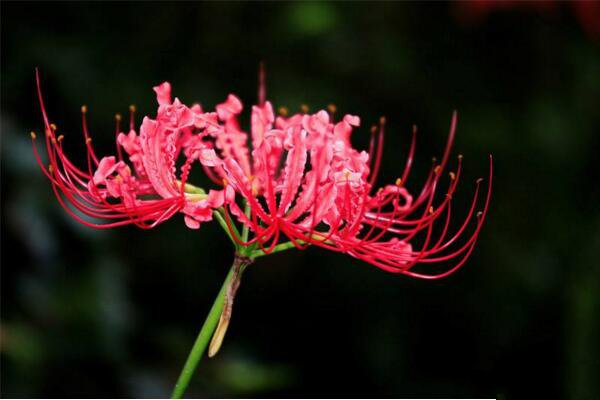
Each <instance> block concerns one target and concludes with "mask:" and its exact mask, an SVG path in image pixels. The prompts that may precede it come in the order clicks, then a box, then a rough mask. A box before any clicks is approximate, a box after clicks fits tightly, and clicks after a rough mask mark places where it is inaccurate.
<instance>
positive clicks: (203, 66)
mask: <svg viewBox="0 0 600 400" xmlns="http://www.w3.org/2000/svg"><path fill="white" fill-rule="evenodd" d="M460 10H461V8H460V7H458V6H456V4H454V3H427V4H425V3H338V2H335V3H322V2H291V3H284V4H277V3H234V2H227V3H216V2H215V3H137V2H135V3H9V2H2V27H1V29H2V38H1V52H2V57H1V67H2V79H1V95H2V105H1V123H2V199H1V201H2V270H1V273H2V282H1V285H2V287H1V288H2V304H1V312H2V315H1V317H2V325H1V330H0V335H1V343H0V352H1V355H0V356H1V363H2V365H1V394H2V396H3V397H7V396H15V397H39V396H43V397H56V396H67V397H70V396H77V397H87V396H92V397H110V396H120V397H127V396H135V397H156V396H166V395H168V393H169V391H170V388H171V385H172V384H173V383H174V381H175V379H176V377H177V374H178V372H179V368H180V367H181V365H182V364H183V361H184V360H185V357H186V355H187V352H188V350H189V348H190V347H191V344H192V343H193V340H194V337H195V335H196V333H197V330H198V329H199V328H200V325H201V323H202V321H203V319H204V317H205V314H206V313H207V311H208V309H209V307H210V304H211V302H212V299H213V296H215V295H216V293H217V291H218V287H219V285H220V282H221V280H222V279H223V277H224V276H225V274H226V270H227V267H228V265H229V264H230V262H231V257H232V249H231V247H230V245H229V243H228V242H227V239H226V238H225V236H224V235H223V234H222V232H220V231H219V228H218V227H216V226H214V225H211V224H206V225H205V226H203V227H202V229H201V230H200V231H199V232H195V231H190V230H188V229H187V228H186V227H185V225H184V224H183V220H182V218H174V219H173V220H172V221H170V222H168V223H166V224H164V225H162V226H160V227H159V228H157V229H156V230H152V231H149V232H145V231H139V230H136V229H135V228H123V229H116V230H111V231H102V232H100V231H92V230H90V229H87V228H84V227H82V226H79V225H78V224H77V223H75V222H74V221H72V220H71V219H69V218H68V217H67V216H66V215H65V213H64V212H63V211H62V210H61V209H60V207H59V205H58V204H57V202H56V201H55V200H54V198H53V196H52V193H51V190H50V187H49V185H48V183H47V182H46V181H45V179H44V177H43V176H42V174H41V173H40V172H39V171H38V169H37V166H36V165H35V162H34V158H33V156H32V152H31V149H30V143H29V133H28V132H29V131H30V130H32V129H33V130H39V129H40V128H41V126H42V121H41V116H40V113H39V111H38V105H37V101H36V99H35V90H34V74H33V70H34V67H36V66H39V68H40V70H41V73H42V79H43V86H44V91H45V96H46V98H47V99H48V109H49V112H50V115H51V116H52V119H53V121H55V122H56V123H57V124H58V126H59V130H61V132H63V133H65V135H66V137H67V139H66V140H65V146H66V148H67V151H69V153H70V154H73V155H74V158H75V160H76V161H78V162H83V161H84V160H83V154H84V153H83V150H84V148H83V145H82V144H81V143H80V142H79V138H80V136H79V128H78V127H79V121H78V118H79V116H78V110H79V107H80V105H81V104H87V105H88V107H89V108H90V113H89V115H90V119H91V120H90V124H91V126H92V132H94V135H95V136H94V138H95V139H94V140H95V142H96V143H97V144H98V146H99V148H100V149H102V150H103V151H105V152H106V153H108V152H111V151H112V147H111V146H112V145H111V141H112V130H113V115H114V113H115V112H125V111H126V110H127V106H128V104H129V103H130V102H134V103H136V104H137V106H138V109H139V110H140V111H141V113H142V114H152V113H154V112H155V108H156V106H155V104H154V96H153V93H152V92H151V87H152V86H153V85H155V84H157V83H159V82H161V81H163V80H169V81H170V82H172V84H173V86H174V91H175V94H176V95H177V96H178V97H180V98H181V99H182V100H184V101H185V102H187V103H192V102H194V101H200V102H202V103H203V104H205V105H207V106H208V107H212V106H213V105H214V104H215V103H217V102H220V101H222V100H223V99H224V98H225V97H226V95H227V94H228V93H229V92H235V93H237V94H239V95H240V97H241V98H242V99H243V100H244V102H245V104H246V105H248V104H250V103H251V102H252V101H253V100H254V99H255V87H256V78H255V77H256V69H257V65H258V62H259V61H260V60H265V61H266V64H267V71H268V72H267V73H268V90H269V97H270V98H271V99H272V100H273V101H274V103H275V105H276V106H281V105H286V106H288V107H289V108H290V109H292V110H294V109H296V108H298V107H299V105H300V104H302V103H306V104H309V105H310V106H311V108H312V109H317V108H321V107H325V106H326V105H327V104H328V103H330V102H334V103H336V105H337V106H338V110H340V111H341V112H348V113H353V114H358V115H360V116H361V118H362V121H363V128H362V132H364V133H356V134H355V136H354V137H353V141H354V143H355V144H356V145H357V146H358V147H361V146H362V147H364V146H365V145H366V143H367V138H368V135H367V132H368V126H369V125H370V122H371V121H377V118H378V117H379V115H381V114H385V115H386V116H387V117H388V122H389V123H388V129H387V131H388V135H387V137H386V148H385V150H384V166H383V171H382V177H381V181H382V182H383V181H385V180H392V179H395V177H396V176H397V174H398V171H399V170H400V168H401V167H402V163H403V160H404V157H405V155H406V151H407V149H408V145H409V140H410V127H411V125H412V124H413V123H416V124H417V125H418V126H419V131H420V133H419V138H418V147H417V159H416V164H415V169H416V171H415V174H416V175H415V177H414V179H413V180H412V181H411V182H410V183H409V188H412V189H413V190H417V189H418V182H419V177H423V176H424V174H425V173H426V171H427V169H428V166H429V162H430V161H429V160H430V157H431V156H434V155H439V153H440V152H441V149H442V148H443V145H444V140H445V136H446V134H447V129H448V126H449V122H450V115H451V112H452V110H453V109H455V108H456V109H458V111H459V127H458V138H457V141H456V147H455V148H456V151H457V152H460V153H463V154H465V167H466V172H465V175H466V178H465V180H464V181H463V183H462V185H461V189H460V192H459V193H458V196H457V197H458V199H457V203H459V204H462V209H461V207H458V211H457V214H456V215H457V216H459V215H461V214H460V211H461V210H462V211H463V212H464V211H465V208H466V206H467V204H468V202H469V198H470V197H469V196H470V194H471V193H472V191H473V184H472V182H473V181H474V179H476V178H477V177H478V176H480V175H485V174H486V171H487V154H488V153H492V154H494V157H495V171H496V172H495V181H494V193H493V198H492V205H491V210H490V214H489V217H488V221H487V224H486V226H485V227H484V230H483V233H482V235H481V239H480V243H479V245H478V248H477V249H476V250H475V252H474V253H473V256H472V258H471V260H470V261H469V262H468V263H467V265H466V266H465V267H464V268H463V269H461V270H460V271H459V272H457V273H456V274H454V275H453V276H451V277H449V278H447V279H444V280H441V281H436V282H422V281H415V280H411V279H407V278H405V277H401V276H394V275H390V274H386V273H384V272H381V271H379V270H376V269H374V268H371V267H369V266H367V265H365V264H364V263H362V262H359V261H357V260H354V259H351V258H349V257H346V256H344V255H340V254H331V253H328V252H326V251H324V250H319V249H310V250H307V251H305V252H303V253H299V252H298V251H291V252H289V253H284V254H278V255H275V256H272V257H265V258H264V259H260V260H259V261H258V262H257V263H256V264H255V265H253V266H252V267H251V268H250V269H249V270H248V271H247V273H246V274H245V276H244V282H243V283H242V286H241V289H240V292H239V293H238V299H237V302H236V309H235V311H234V316H233V321H232V325H231V327H230V331H229V333H228V336H227V338H226V340H225V343H224V348H223V349H222V353H221V354H220V355H219V356H218V357H217V358H215V359H213V360H208V361H205V362H203V363H202V364H201V366H200V369H199V370H198V373H197V376H196V378H195V379H194V381H193V383H192V387H191V392H190V395H192V396H350V397H354V396H375V397H386V396H387V397H389V396H392V397H415V396H427V397H434V396H444V397H448V396H462V397H477V396H486V397H495V396H499V397H502V398H506V399H510V398H521V397H522V398H531V397H535V398H544V397H545V398H568V399H593V398H600V384H599V381H598V379H597V377H598V376H600V366H599V360H600V357H599V356H600V349H599V343H598V338H599V337H600V321H599V316H600V313H599V312H598V310H599V309H600V307H599V306H600V294H599V289H600V275H599V268H598V265H599V263H598V262H597V260H596V257H597V254H598V250H600V212H599V211H600V208H599V201H598V200H599V198H600V193H599V192H600V190H599V185H598V178H599V172H598V171H600V169H599V168H598V166H597V164H598V150H600V146H599V144H600V143H599V142H600V139H599V138H600V135H598V133H599V127H600V113H599V112H598V110H600V44H599V43H598V42H594V41H593V40H591V39H590V38H589V37H587V36H586V35H585V34H584V32H583V30H582V29H581V28H580V26H579V25H578V21H577V20H576V19H575V17H574V16H573V14H572V13H571V12H570V9H569V8H568V7H567V6H566V5H565V4H560V3H559V5H558V6H557V7H556V8H554V9H553V11H552V12H550V13H538V12H537V11H536V10H534V9H527V8H525V9H522V8H515V9H510V8H508V9H505V10H501V11H498V12H494V13H491V14H490V15H489V16H488V17H487V18H485V19H482V20H480V21H478V22H477V23H471V24H468V23H465V22H464V20H463V19H461V18H460V15H459V13H460V12H461V11H460ZM247 108H248V106H247ZM246 119H248V118H247V116H246ZM462 215H464V214H462Z"/></svg>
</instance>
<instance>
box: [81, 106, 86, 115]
mask: <svg viewBox="0 0 600 400" xmlns="http://www.w3.org/2000/svg"><path fill="white" fill-rule="evenodd" d="M86 112H87V106H86V105H85V104H84V105H82V106H81V113H82V114H85V113H86Z"/></svg>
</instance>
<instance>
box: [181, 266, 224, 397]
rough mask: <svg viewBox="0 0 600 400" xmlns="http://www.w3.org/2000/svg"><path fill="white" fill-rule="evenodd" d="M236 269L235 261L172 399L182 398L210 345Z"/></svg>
mask: <svg viewBox="0 0 600 400" xmlns="http://www.w3.org/2000/svg"><path fill="white" fill-rule="evenodd" d="M234 269H235V261H234V265H232V266H231V269H230V270H229V273H228V274H227V277H226V278H225V282H223V286H221V290H220V291H219V294H218V295H217V298H216V299H215V302H214V303H213V306H212V308H211V309H210V312H209V313H208V316H207V317H206V321H204V325H202V329H200V333H199V334H198V337H197V338H196V341H195V342H194V346H193V347H192V350H191V351H190V354H189V355H188V358H187V361H186V362H185V365H184V366H183V370H182V371H181V374H180V375H179V379H178V380H177V383H176V384H175V388H174V389H173V394H172V395H171V398H172V399H180V398H182V397H183V395H184V393H185V391H186V389H187V387H188V385H189V383H190V379H191V378H192V375H193V374H194V371H195V370H196V367H197V366H198V363H199V362H200V359H201V358H202V355H203V354H204V351H205V350H206V347H207V346H208V342H209V341H210V339H211V337H212V335H213V332H214V331H215V329H216V327H217V323H218V322H219V318H220V317H221V312H222V311H223V304H224V301H223V300H224V297H225V292H226V291H227V286H228V285H229V281H230V280H231V277H232V276H233V271H234Z"/></svg>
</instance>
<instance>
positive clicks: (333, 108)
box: [327, 104, 337, 115]
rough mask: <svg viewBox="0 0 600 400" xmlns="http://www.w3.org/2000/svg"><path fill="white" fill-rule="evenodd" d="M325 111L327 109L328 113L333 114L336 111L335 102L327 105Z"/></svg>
mask: <svg viewBox="0 0 600 400" xmlns="http://www.w3.org/2000/svg"><path fill="white" fill-rule="evenodd" d="M327 111H329V114H331V115H333V114H335V112H336V111H337V107H336V106H335V104H329V105H328V106H327Z"/></svg>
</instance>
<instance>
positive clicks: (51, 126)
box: [50, 124, 58, 131]
mask: <svg viewBox="0 0 600 400" xmlns="http://www.w3.org/2000/svg"><path fill="white" fill-rule="evenodd" d="M50 129H52V130H53V131H55V130H57V129H58V127H57V126H56V125H55V124H50Z"/></svg>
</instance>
